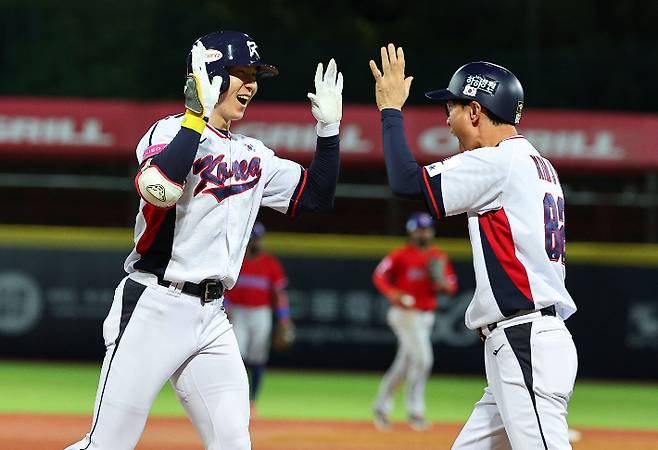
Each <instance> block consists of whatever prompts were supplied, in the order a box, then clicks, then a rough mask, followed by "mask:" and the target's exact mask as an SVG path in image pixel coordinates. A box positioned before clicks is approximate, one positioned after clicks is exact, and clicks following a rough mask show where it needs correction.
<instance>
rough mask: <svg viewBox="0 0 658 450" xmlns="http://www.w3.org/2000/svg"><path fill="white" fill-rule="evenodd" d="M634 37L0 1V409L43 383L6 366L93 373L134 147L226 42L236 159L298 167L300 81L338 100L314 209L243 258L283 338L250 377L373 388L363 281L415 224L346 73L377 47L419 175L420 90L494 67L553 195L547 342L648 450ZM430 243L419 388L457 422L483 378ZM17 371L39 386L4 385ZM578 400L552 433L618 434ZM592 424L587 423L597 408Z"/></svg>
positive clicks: (582, 25) (375, 366)
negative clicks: (607, 389)
mask: <svg viewBox="0 0 658 450" xmlns="http://www.w3.org/2000/svg"><path fill="white" fill-rule="evenodd" d="M656 23H658V2H639V1H634V0H628V1H624V2H617V3H615V4H611V5H609V6H608V7H605V8H604V7H602V6H601V5H600V4H599V2H596V1H594V0H576V1H573V0H553V1H551V2H548V1H542V0H523V1H522V0H509V1H503V2H479V1H477V2H452V3H446V4H437V3H436V2H425V1H416V2H404V4H402V2H399V1H394V0H380V1H376V2H375V1H361V2H350V1H346V0H337V1H335V2H331V3H325V4H322V5H320V4H317V3H315V2H294V1H288V0H273V1H269V2H248V3H242V4H238V3H236V2H226V1H206V2H198V3H194V4H190V3H189V2H179V1H170V2H165V1H160V2H158V1H154V0H133V1H131V2H124V1H118V2H98V3H97V4H93V5H91V4H89V2H82V1H79V0H69V1H67V2H66V3H65V5H64V4H63V3H61V2H49V1H45V0H34V1H30V2H24V1H21V2H19V1H15V0H3V1H1V2H0V36H1V39H0V63H1V66H0V67H2V71H1V72H0V161H2V164H1V167H0V199H1V200H0V204H1V205H2V208H0V358H2V359H0V379H2V380H4V381H5V386H12V383H13V382H15V383H18V381H10V380H18V379H21V380H32V381H29V382H32V383H34V386H36V385H37V384H39V385H41V386H43V384H44V383H47V382H48V381H49V380H51V381H52V380H53V379H55V378H56V377H55V376H53V377H51V376H50V375H49V374H48V373H49V372H48V367H49V365H48V364H45V365H44V364H38V365H29V364H28V365H27V366H22V365H20V364H18V365H17V363H16V362H15V361H16V360H19V361H25V360H40V361H47V362H51V363H52V364H53V366H52V367H54V368H56V369H57V370H60V371H61V370H62V366H61V361H67V362H75V363H78V362H80V361H83V362H87V363H91V364H92V365H94V364H97V363H99V361H100V360H101V358H102V355H103V352H104V348H103V345H102V339H101V323H102V320H103V318H104V317H105V314H106V313H107V310H108V307H109V304H110V302H111V300H112V293H113V290H114V287H115V286H116V283H117V282H118V281H119V280H120V279H121V277H122V276H123V271H122V265H123V260H124V258H125V256H126V255H127V253H128V252H129V250H130V248H131V242H132V241H131V239H132V226H133V224H134V218H135V213H136V210H137V204H138V196H137V194H136V193H135V191H134V185H133V176H134V173H135V169H136V163H135V155H134V147H135V145H136V143H137V141H138V139H139V137H141V135H142V134H143V132H144V131H145V130H146V129H147V128H148V127H149V126H150V125H151V124H152V123H153V122H154V121H155V120H157V119H158V118H160V117H162V116H165V115H168V114H172V113H176V112H179V111H181V109H182V108H181V106H182V102H181V91H182V89H181V88H182V84H183V83H182V82H183V79H184V75H185V66H184V61H185V56H186V54H187V52H188V50H189V48H190V46H191V43H192V42H193V41H194V39H195V38H197V37H198V36H200V35H203V34H205V33H207V32H209V31H212V30H216V29H237V30H241V31H245V32H247V33H249V34H250V35H251V36H252V37H254V38H255V40H256V41H257V42H258V44H259V50H260V54H261V56H262V57H263V59H265V60H266V61H268V62H272V64H275V65H277V66H278V68H279V69H280V72H281V75H280V76H279V77H277V78H274V79H268V80H263V81H262V82H261V83H260V85H259V91H258V95H257V97H256V99H255V101H254V103H252V104H251V105H250V106H249V109H248V111H247V114H246V116H245V119H244V120H242V121H240V122H237V123H235V124H234V131H236V132H243V133H245V134H247V135H250V136H254V137H257V138H260V139H261V140H263V141H264V142H265V144H266V145H268V146H270V147H271V148H273V149H275V150H276V151H277V153H278V154H279V155H281V156H284V157H287V158H290V159H294V160H296V161H299V162H300V163H303V164H307V163H308V162H309V161H310V158H311V156H312V152H313V150H314V147H315V141H314V133H315V132H314V123H313V119H312V116H311V114H310V108H309V106H308V105H307V103H308V102H307V100H306V93H307V92H308V91H309V90H311V89H312V77H313V73H314V70H315V65H316V64H317V62H319V61H327V60H328V59H329V58H330V57H334V58H336V60H337V62H338V65H339V68H340V70H341V71H342V72H343V74H344V77H345V89H344V94H343V98H344V102H345V106H344V120H343V122H342V127H341V134H342V135H341V141H342V144H341V146H342V148H341V149H342V166H341V175H340V180H339V186H338V192H337V199H336V207H335V209H334V210H333V211H331V212H329V213H323V214H317V215H308V216H302V217H300V218H298V219H295V220H290V219H289V218H288V217H285V216H282V215H280V214H277V213H275V212H273V211H267V210H263V211H262V212H261V217H260V218H261V220H262V221H263V222H264V223H265V225H266V226H267V227H268V230H269V231H270V233H269V234H268V236H267V238H266V245H267V246H268V247H269V249H270V250H271V251H272V252H274V253H275V254H277V255H278V256H280V257H281V258H282V261H283V263H284V266H285V268H286V270H287V272H288V275H289V277H290V297H291V308H292V315H293V319H294V320H295V322H296V323H297V325H298V342H297V344H296V346H295V348H294V349H293V350H292V351H291V352H289V353H286V354H283V355H273V359H272V365H273V366H274V367H278V368H280V369H285V370H297V369H314V370H327V371H330V372H328V375H326V377H324V378H323V379H324V380H325V382H326V383H328V384H329V383H334V382H335V383H338V384H340V381H339V380H340V375H339V374H340V372H336V371H337V370H338V371H342V370H349V371H359V372H361V371H363V372H364V374H366V375H367V374H376V375H378V374H379V373H380V372H381V371H382V370H384V369H385V368H386V367H387V365H388V364H389V362H390V361H391V360H392V358H393V355H394V351H395V349H394V345H395V340H394V336H393V334H392V333H391V332H390V330H389V329H388V327H387V325H386V323H385V310H386V306H387V305H386V302H385V300H384V299H383V298H381V297H380V296H379V295H378V294H377V293H376V291H375V289H374V287H373V286H372V285H371V282H370V276H371V273H372V270H373V268H374V266H375V265H376V263H377V262H378V260H379V259H380V258H381V257H382V256H383V255H384V254H385V253H386V252H388V251H389V250H390V249H391V248H393V247H394V246H396V245H400V244H401V243H403V242H404V237H403V230H404V229H403V225H404V221H405V219H406V217H407V215H408V214H409V213H410V212H412V211H415V210H418V209H420V208H421V207H422V205H421V204H419V203H415V202H410V201H405V200H400V199H396V198H394V197H393V196H392V194H391V192H390V190H389V188H388V187H387V184H386V174H385V171H384V163H383V156H382V149H381V138H380V126H379V114H378V112H377V109H376V107H375V105H374V92H373V83H372V80H371V75H370V72H369V69H368V66H367V63H368V60H369V59H371V58H375V57H377V56H378V54H379V47H380V46H381V45H384V44H386V43H387V42H395V43H396V44H398V45H402V46H403V47H404V48H405V54H406V56H407V72H408V73H409V74H412V75H414V77H415V80H414V85H413V86H412V93H411V95H410V98H409V101H408V106H407V107H405V117H406V127H407V133H408V137H409V141H410V144H411V145H412V147H413V150H414V152H415V154H416V156H417V157H418V159H419V160H421V161H423V162H430V161H436V160H440V159H443V158H444V157H446V156H449V155H450V154H453V153H455V152H456V143H455V141H453V138H452V137H451V136H450V135H449V133H448V131H447V128H446V127H445V115H444V114H443V112H442V110H441V109H440V108H436V107H433V106H431V105H429V104H428V103H427V102H426V101H425V99H424V97H423V94H424V92H425V91H427V90H430V89H432V88H437V87H442V86H444V85H445V84H446V83H447V81H448V80H449V78H450V76H451V75H452V73H453V72H454V71H455V69H456V68H457V67H459V66H460V65H461V64H463V63H464V62H467V61H471V60H490V61H493V62H497V63H500V64H502V65H504V66H506V67H508V68H510V69H511V70H512V71H514V72H515V74H516V75H517V76H518V77H519V79H520V80H521V81H522V83H523V85H524V89H525V96H526V110H525V111H524V120H523V121H522V123H521V126H520V131H521V133H522V134H524V135H526V136H527V137H528V138H529V139H530V140H531V141H532V142H534V143H535V145H536V146H537V148H538V149H539V150H540V151H541V152H542V153H544V155H545V156H547V157H548V158H550V159H551V160H552V161H553V163H554V165H555V166H556V168H557V169H558V171H559V173H560V176H561V181H562V185H563V188H564V190H565V194H566V202H567V210H566V211H567V230H568V243H567V260H568V263H567V264H568V272H567V273H568V276H567V285H568V288H569V289H570V291H571V293H572V295H573V297H574V299H575V301H576V303H577V305H578V306H579V312H578V313H577V314H576V315H574V317H573V318H572V319H570V320H569V321H568V326H569V328H570V329H571V331H572V334H573V335H574V338H575V341H576V345H577V347H578V351H579V357H580V367H579V374H580V376H581V379H582V380H585V381H584V383H587V382H591V381H592V380H595V383H602V381H601V380H606V381H610V380H613V381H614V382H615V383H619V384H616V385H615V386H617V387H618V388H620V389H622V388H623V387H624V386H625V385H623V384H621V382H622V381H628V380H631V381H632V382H633V383H634V384H633V385H632V386H631V387H629V388H628V392H635V393H637V392H638V391H637V389H639V392H641V393H640V394H637V395H628V396H627V397H626V398H625V400H626V401H627V402H631V403H627V404H626V407H627V408H628V411H630V413H629V414H633V411H635V412H636V413H637V414H638V416H640V415H642V416H644V418H643V421H641V422H637V421H635V423H636V425H637V424H638V423H639V424H640V425H638V426H637V427H636V428H638V427H639V428H643V429H654V430H656V429H658V413H657V412H656V411H658V407H657V408H653V409H652V408H650V407H649V408H647V409H646V411H645V410H644V409H642V408H643V406H641V403H642V399H644V400H645V401H647V399H649V400H651V399H654V401H655V398H656V393H657V392H658V385H657V384H656V383H657V382H658V281H657V280H658V106H657V105H658V84H657V83H656V81H655V80H654V76H655V75H654V74H656V73H658V57H656V55H657V50H656V49H657V48H658V33H656V29H655V24H656ZM437 234H438V239H437V243H438V245H440V246H441V247H443V248H444V249H445V250H446V251H447V252H448V253H449V254H450V256H451V257H452V259H453V260H454V261H455V264H456V269H457V272H458V275H459V279H460V291H459V293H458V294H457V296H456V297H455V298H452V299H447V298H444V299H440V303H441V306H440V309H439V311H438V313H437V314H438V315H437V324H436V327H435V330H434V334H433V342H434V347H435V355H436V362H435V365H434V373H435V375H436V380H439V381H441V380H445V378H442V377H445V376H447V375H458V376H459V377H462V376H473V377H474V378H473V380H474V386H475V390H474V391H469V392H470V394H469V395H470V396H468V395H467V396H466V398H465V399H463V400H464V401H466V402H467V404H468V405H471V404H472V403H473V402H475V401H476V400H477V399H478V397H479V392H478V390H479V389H480V388H481V381H482V376H483V361H482V356H481V347H480V344H479V342H478V340H477V338H476V337H475V335H474V334H473V333H472V332H469V331H468V330H466V329H465V327H464V325H463V312H464V310H465V308H466V306H467V303H468V301H469V299H470V296H471V295H472V293H473V288H474V279H473V271H472V267H471V257H470V246H469V243H468V236H467V230H466V224H465V220H464V218H463V217H461V216H460V217H453V218H448V219H446V220H443V221H442V222H441V223H440V224H439V226H438V229H437ZM10 361H11V362H10ZM55 362H57V364H55ZM26 367H27V368H26ZM71 367H78V366H71ZM28 369H29V370H28ZM30 370H35V371H38V373H39V374H40V375H39V376H36V377H35V378H30V376H26V375H25V374H26V373H28V372H29V371H30ZM41 371H44V372H41ZM35 373H36V372H35ZM42 373H43V375H41V374H42ZM285 373H289V372H285ZM337 373H338V375H337ZM12 374H14V375H12ZM95 376H96V374H95V373H94V374H92V376H91V378H90V380H91V382H90V383H91V387H89V389H87V390H88V391H89V392H86V394H88V395H89V397H88V398H87V397H85V399H84V401H86V402H88V403H86V405H87V406H83V407H82V409H80V408H78V409H76V408H69V409H67V408H63V409H62V410H63V412H69V413H78V414H84V413H85V411H86V410H87V409H88V411H89V412H90V411H91V406H92V405H91V402H92V398H93V389H94V387H93V383H95V382H96V379H95ZM36 380H40V381H39V382H37V381H36ZM275 380H276V378H275ZM266 383H267V382H266ZM272 383H276V381H273V382H272ZM1 385H2V384H1V383H0V386H1ZM273 385H275V384H273ZM273 385H271V386H273ZM448 385H450V384H449V383H448ZM30 386H31V385H29V384H28V387H27V388H26V390H25V392H29V391H30V390H31V387H30ZM277 386H278V385H277ZM285 386H287V385H285V383H284V387H282V388H281V389H284V388H285ZM578 386H579V385H578V384H577V387H576V395H575V399H574V404H573V406H572V414H574V408H576V412H575V414H574V418H575V419H576V425H578V424H581V425H585V426H593V427H596V426H599V427H604V426H605V427H612V428H614V427H615V426H616V427H627V428H628V427H631V428H632V424H633V423H634V421H633V420H630V425H629V424H627V423H617V424H615V423H614V421H612V422H606V421H605V420H600V421H597V420H596V419H592V420H589V419H582V417H584V415H582V416H579V415H578V412H577V411H578V409H577V408H578V405H579V403H578V389H579V388H578ZM53 389H55V388H53ZM265 389H266V390H265V392H264V394H263V395H264V398H265V399H267V398H270V400H269V403H268V400H265V403H266V404H267V405H272V406H271V407H270V406H267V407H265V408H264V411H263V414H264V415H265V416H268V414H269V415H270V416H271V417H285V416H286V413H285V412H281V411H280V410H277V409H276V407H275V406H274V405H275V403H277V402H276V401H275V400H274V398H275V397H271V395H274V394H273V391H272V390H268V389H267V386H266V387H265ZM270 389H271V388H270ZM291 389H292V388H291ZM319 389H321V388H319ZM367 389H371V391H368V390H367ZM375 389H376V376H375V377H372V381H371V384H369V385H368V387H367V388H366V391H365V393H366V394H367V395H365V397H366V400H365V401H364V402H363V403H365V404H363V405H362V411H361V410H359V411H360V412H358V413H354V414H350V413H344V414H343V417H344V418H362V419H363V418H367V417H368V414H369V407H370V405H369V404H367V402H368V401H369V400H368V399H370V397H372V396H374V394H375ZM439 390H440V389H439ZM12 392H13V394H12ZM16 392H23V391H16V390H13V391H12V390H10V389H8V390H7V392H6V395H0V412H18V411H22V412H40V411H38V409H39V406H38V405H37V406H34V407H31V406H25V405H23V406H21V405H22V403H21V402H22V399H24V398H26V395H25V394H22V396H21V397H20V398H19V397H18V394H17V393H16ZM268 392H269V394H268ZM277 392H280V391H277ZM622 392H623V391H622ZM268 395H270V397H268ZM441 395H443V394H440V395H437V398H436V399H433V398H432V397H428V405H431V404H433V403H435V404H440V397H441ZM609 395H610V394H609V393H608V394H605V393H601V394H599V395H591V396H590V397H591V398H590V400H591V401H592V402H594V403H591V404H589V407H591V408H592V410H596V409H597V403H596V400H597V399H599V400H601V399H602V398H605V397H606V396H608V398H610V397H609ZM652 396H653V397H652ZM27 397H29V395H28V396H27ZM585 397H586V395H583V398H585ZM276 398H277V399H278V398H279V397H276ZM614 398H617V397H614ZM619 398H620V400H619V401H620V402H622V401H624V400H623V398H624V396H623V395H622V396H621V397H619ZM634 401H636V402H637V405H636V406H634V404H633V403H632V402H634ZM581 404H582V405H583V406H582V408H585V401H584V400H583V401H582V403H581ZM83 405H84V402H83ZM606 405H607V406H601V405H599V406H601V408H598V409H599V410H605V408H610V409H609V411H614V410H615V408H619V407H620V406H619V405H620V404H619V403H614V404H606ZM654 406H655V403H654ZM435 407H436V408H438V406H437V405H435ZM602 408H603V409H602ZM293 409H294V408H293ZM336 409H337V410H340V409H341V407H339V406H337V407H336ZM344 410H345V409H344V408H343V411H344ZM166 411H169V410H166ZM459 411H461V410H459ZM469 411H470V406H469V407H468V408H466V410H465V411H463V412H462V414H461V415H458V416H450V415H448V416H446V415H445V414H443V413H442V412H440V411H439V410H438V409H436V410H431V414H433V416H432V417H431V418H432V419H434V420H444V421H449V422H463V421H464V420H465V419H466V417H467V414H468V412H469ZM581 411H582V410H581ZM651 411H652V412H651ZM42 412H45V411H42ZM47 412H53V411H51V410H50V409H49V410H48V411H47ZM55 412H56V411H55ZM647 415H648V418H647ZM292 416H294V414H292ZM311 416H313V414H311ZM3 417H4V420H6V416H0V428H2V423H3ZM579 417H580V419H579ZM319 418H322V417H319ZM331 418H334V419H336V418H340V417H331ZM579 421H580V422H579ZM649 423H653V424H654V425H653V426H650V425H649ZM75 437H77V435H76V434H75V433H74V434H72V435H70V439H68V440H71V439H73V438H75ZM65 441H66V440H65ZM1 442H3V441H2V440H1V437H0V443H1ZM2 448H10V447H6V446H2ZM19 448H20V447H19ZM309 448H316V447H313V446H311V447H309ZM317 448H319V447H317ZM336 448H340V447H336ZM362 448H375V447H368V446H365V447H362ZM377 448H379V447H377ZM400 448H402V447H400ZM409 448H411V447H409ZM414 448H425V447H422V446H421V447H414ZM427 448H429V447H427ZM439 448H440V447H439ZM598 448H603V447H598ZM627 448H628V447H627ZM637 448H640V447H637ZM642 448H645V447H642ZM646 448H658V444H656V447H646Z"/></svg>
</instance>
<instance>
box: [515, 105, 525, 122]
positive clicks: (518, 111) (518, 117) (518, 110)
mask: <svg viewBox="0 0 658 450" xmlns="http://www.w3.org/2000/svg"><path fill="white" fill-rule="evenodd" d="M522 113H523V102H522V101H520V100H519V101H518V102H517V104H516V116H514V123H519V122H521V114H522Z"/></svg>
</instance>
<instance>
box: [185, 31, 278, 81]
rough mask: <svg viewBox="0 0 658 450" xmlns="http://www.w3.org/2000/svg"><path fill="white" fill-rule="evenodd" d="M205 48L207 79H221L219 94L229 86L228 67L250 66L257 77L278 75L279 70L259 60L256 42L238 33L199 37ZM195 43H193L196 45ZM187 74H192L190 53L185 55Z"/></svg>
mask: <svg viewBox="0 0 658 450" xmlns="http://www.w3.org/2000/svg"><path fill="white" fill-rule="evenodd" d="M198 41H201V43H202V44H203V46H204V47H205V48H206V70H207V71H208V78H209V79H210V81H211V82H212V79H213V77H214V76H217V75H219V76H220V77H222V88H221V89H220V94H223V93H224V92H226V90H227V89H228V86H229V83H230V81H229V76H228V72H227V70H226V69H227V68H228V67H232V66H252V67H256V69H257V70H258V73H257V74H258V75H259V76H263V77H273V76H275V75H278V74H279V70H278V69H277V68H276V67H274V66H272V65H269V64H265V63H264V62H263V61H261V59H260V55H259V53H258V46H257V45H256V42H255V41H254V40H253V39H252V38H250V37H249V36H247V35H246V34H244V33H240V32H239V31H215V32H213V33H210V34H207V35H205V36H203V37H200V38H199V39H197V40H196V42H198ZM196 42H195V43H196ZM187 73H192V51H191V50H190V53H189V54H188V55H187Z"/></svg>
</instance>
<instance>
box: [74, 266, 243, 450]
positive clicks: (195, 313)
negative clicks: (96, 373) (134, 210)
mask: <svg viewBox="0 0 658 450" xmlns="http://www.w3.org/2000/svg"><path fill="white" fill-rule="evenodd" d="M103 336H104V339H105V345H106V348H107V351H106V354H105V359H104V361H103V365H102V368H101V375H100V381H99V385H98V391H97V394H96V402H95V405H94V415H93V419H92V427H91V431H90V432H89V433H87V435H86V436H85V437H84V438H83V439H82V440H81V441H79V442H78V443H76V444H73V445H71V446H69V447H67V449H66V450H132V449H134V448H135V446H136V445H137V442H138V441H139V438H140V436H141V434H142V431H143V430H144V425H145V423H146V418H147V416H148V413H149V410H150V409H151V405H152V403H153V401H154V399H155V397H156V396H157V395H158V393H159V392H160V390H161V389H162V387H163V385H164V383H165V382H166V381H167V380H170V381H171V383H172V385H173V387H174V389H175V391H176V395H177V397H178V399H179V401H180V402H181V404H182V405H183V407H184V409H185V412H186V414H187V416H188V417H189V418H190V420H191V421H192V423H193V424H194V426H195V427H196V429H197V430H198V432H199V434H200V435H201V438H202V440H203V442H204V446H205V448H206V449H208V450H220V449H221V450H227V449H230V450H248V449H250V448H251V443H250V438H249V429H248V427H249V388H248V382H247V373H246V371H245V368H244V364H243V362H242V358H241V357H240V352H239V350H238V345H237V342H236V340H235V335H234V334H233V330H232V327H231V325H230V324H229V322H228V319H227V318H226V314H225V312H224V309H223V308H222V302H221V300H215V301H213V302H212V303H206V304H204V305H201V302H200V300H199V298H198V297H194V296H190V295H187V294H184V293H181V292H180V291H179V290H176V289H175V288H173V286H172V287H169V288H166V287H163V286H160V285H159V284H157V280H156V278H155V276H153V275H147V274H143V273H135V274H131V275H130V276H129V277H126V278H124V279H123V281H121V283H120V284H119V286H118V288H117V290H116V292H115V296H114V302H113V303H112V307H111V309H110V312H109V314H108V316H107V318H106V319H105V322H104V324H103Z"/></svg>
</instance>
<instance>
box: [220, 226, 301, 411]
mask: <svg viewBox="0 0 658 450" xmlns="http://www.w3.org/2000/svg"><path fill="white" fill-rule="evenodd" d="M264 234H265V227H264V226H263V224H262V223H260V222H256V223H255V224H254V228H253V230H252V232H251V239H250V240H249V244H248V245H247V252H246V254H245V258H244V261H243V263H242V269H241V270H240V276H239V277H238V281H237V283H236V285H235V287H234V288H233V289H231V290H230V291H229V292H228V293H227V294H226V297H227V298H228V300H229V302H230V306H229V310H230V316H231V322H232V323H233V328H234V331H235V336H236V338H237V340H238V347H239V348H240V353H241V355H242V359H243V360H244V363H245V366H246V367H247V372H248V374H249V379H250V380H251V389H250V398H251V405H252V411H253V405H254V404H255V401H256V398H257V395H258V388H259V387H260V382H261V380H262V378H263V374H264V373H265V364H266V363H267V359H268V355H269V352H270V340H271V339H270V337H271V334H272V315H273V311H274V312H275V314H276V320H277V326H280V327H284V328H285V329H287V330H288V332H289V333H290V332H291V331H292V322H291V321H290V313H289V309H288V295H287V294H286V291H285V288H286V286H287V284H288V278H287V277H286V274H285V272H284V270H283V267H282V266H281V263H280V262H279V260H278V259H277V258H276V256H274V255H271V254H269V253H267V252H265V251H263V249H262V242H261V238H262V237H263V235H264ZM224 303H225V304H226V300H225V301H224Z"/></svg>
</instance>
